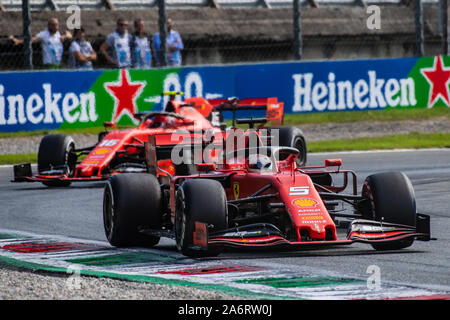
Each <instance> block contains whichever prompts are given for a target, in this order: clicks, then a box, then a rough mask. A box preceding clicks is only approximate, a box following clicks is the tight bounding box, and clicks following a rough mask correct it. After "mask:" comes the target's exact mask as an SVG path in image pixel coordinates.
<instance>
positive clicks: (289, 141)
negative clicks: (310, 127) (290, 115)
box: [271, 127, 307, 167]
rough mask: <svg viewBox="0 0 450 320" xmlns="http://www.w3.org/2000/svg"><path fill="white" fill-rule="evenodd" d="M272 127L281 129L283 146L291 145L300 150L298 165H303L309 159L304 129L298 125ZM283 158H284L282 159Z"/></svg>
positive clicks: (280, 136) (281, 143)
mask: <svg viewBox="0 0 450 320" xmlns="http://www.w3.org/2000/svg"><path fill="white" fill-rule="evenodd" d="M271 129H278V130H279V145H280V146H282V147H291V148H295V149H297V150H298V151H299V155H298V158H297V161H296V163H297V166H298V167H303V166H305V165H306V160H307V147H306V139H305V137H304V135H303V132H302V130H300V129H299V128H297V127H275V128H271ZM281 160H283V159H281Z"/></svg>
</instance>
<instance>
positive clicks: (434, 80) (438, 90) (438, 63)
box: [421, 56, 450, 108]
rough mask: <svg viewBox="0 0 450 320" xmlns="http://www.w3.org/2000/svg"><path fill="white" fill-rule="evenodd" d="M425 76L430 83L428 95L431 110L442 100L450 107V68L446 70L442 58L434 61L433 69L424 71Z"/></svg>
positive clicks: (438, 57)
mask: <svg viewBox="0 0 450 320" xmlns="http://www.w3.org/2000/svg"><path fill="white" fill-rule="evenodd" d="M421 72H422V74H423V76H424V77H425V79H427V81H428V82H429V83H430V93H429V94H428V108H431V107H432V106H433V105H434V104H435V103H436V101H437V100H438V99H439V97H440V98H442V100H443V101H444V102H445V104H446V105H447V106H450V98H449V90H448V83H449V81H450V68H446V67H445V66H444V63H443V61H442V59H441V57H440V56H437V57H436V59H435V60H434V65H433V67H432V68H427V69H422V70H421Z"/></svg>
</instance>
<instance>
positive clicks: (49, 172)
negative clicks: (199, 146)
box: [13, 92, 306, 187]
mask: <svg viewBox="0 0 450 320" xmlns="http://www.w3.org/2000/svg"><path fill="white" fill-rule="evenodd" d="M181 94H182V93H180V92H165V93H163V95H169V96H170V98H169V101H168V102H167V104H166V106H165V108H164V111H162V112H145V113H137V114H135V115H134V117H135V118H136V119H137V120H139V125H138V126H137V127H135V128H128V129H121V130H118V128H117V127H116V125H115V124H114V123H105V127H109V128H112V130H110V131H103V132H101V133H100V134H99V138H98V143H97V144H96V145H94V146H91V147H87V148H80V149H77V148H76V146H75V142H74V140H73V139H72V137H70V136H68V135H63V134H49V135H46V136H45V137H44V138H43V139H42V141H41V143H40V145H39V151H38V161H37V162H38V163H37V169H38V174H36V175H33V173H32V169H31V164H29V163H26V164H19V165H16V166H14V180H13V182H24V181H27V182H33V181H39V182H42V183H43V184H45V185H47V186H56V187H64V186H68V185H70V184H71V182H74V181H98V180H105V179H108V178H109V177H110V176H111V175H114V174H117V173H124V172H147V171H148V170H147V165H146V162H145V155H144V143H145V142H146V141H147V139H148V137H149V136H153V135H159V134H162V133H168V134H169V133H171V134H176V133H177V132H180V131H181V132H184V134H185V135H186V134H187V135H191V136H192V137H193V136H194V134H195V132H200V133H202V132H204V131H211V132H212V133H217V132H219V133H222V134H224V132H225V131H224V130H225V126H226V125H225V123H224V122H223V112H224V111H232V112H233V125H234V124H235V123H236V117H235V116H236V111H241V110H258V109H261V110H265V111H266V117H265V118H262V119H251V120H250V123H252V124H255V123H260V124H263V123H265V122H267V121H271V124H272V125H277V124H278V125H281V124H282V119H283V103H281V102H278V100H277V98H256V99H243V100H237V99H236V98H231V99H216V100H205V99H204V98H201V97H193V98H188V99H185V100H184V101H181V100H176V99H175V97H176V96H177V95H181ZM161 100H163V99H161ZM238 123H241V122H238ZM259 131H260V130H257V132H259ZM279 133H280V134H279V139H278V140H279V143H280V144H281V145H284V146H292V147H295V148H297V149H298V150H300V152H301V154H302V155H303V156H302V157H301V159H300V160H299V162H303V163H305V162H306V142H305V138H304V136H303V133H302V131H301V130H300V129H298V128H295V127H281V128H280V129H279ZM166 137H167V139H166V140H165V141H163V142H161V143H162V144H163V145H164V146H165V148H164V150H160V152H161V154H159V155H158V158H159V160H160V163H159V167H160V168H165V170H164V172H169V173H170V174H175V173H178V174H180V173H179V172H176V171H177V170H176V169H177V168H178V167H177V166H173V165H172V163H171V161H170V154H171V149H172V148H173V147H174V146H175V145H177V144H178V140H177V141H173V139H172V138H173V137H168V136H166ZM179 138H180V139H181V137H179ZM269 138H270V137H269ZM267 139H268V138H266V140H267ZM158 141H159V140H158ZM83 157H84V158H83ZM161 173H162V174H165V173H163V172H162V171H161ZM182 174H186V172H183V173H182Z"/></svg>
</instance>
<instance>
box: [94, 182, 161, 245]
mask: <svg viewBox="0 0 450 320" xmlns="http://www.w3.org/2000/svg"><path fill="white" fill-rule="evenodd" d="M161 197H162V196H161V187H160V184H159V181H158V179H157V178H156V177H155V176H154V175H151V174H144V173H124V174H118V175H114V176H112V177H111V178H110V179H108V181H107V182H106V184H105V189H104V193H103V226H104V229H105V235H106V238H107V239H108V241H109V243H110V244H111V245H113V246H115V247H133V246H139V247H153V246H155V245H157V244H158V242H159V240H160V237H159V236H153V235H147V234H143V233H141V232H139V230H140V228H150V229H160V228H161V225H162V209H161V208H162V201H161Z"/></svg>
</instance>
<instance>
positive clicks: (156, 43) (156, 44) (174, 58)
mask: <svg viewBox="0 0 450 320" xmlns="http://www.w3.org/2000/svg"><path fill="white" fill-rule="evenodd" d="M153 49H154V52H155V60H156V64H157V65H158V66H160V65H161V39H160V38H159V32H158V33H156V34H155V35H154V36H153ZM183 49H184V46H183V41H182V40H181V37H180V34H179V33H178V32H177V31H175V30H173V22H172V19H170V18H169V19H167V36H166V60H167V65H169V66H181V50H183Z"/></svg>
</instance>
